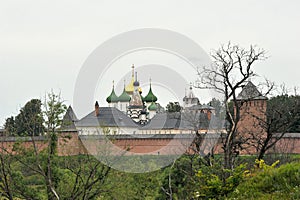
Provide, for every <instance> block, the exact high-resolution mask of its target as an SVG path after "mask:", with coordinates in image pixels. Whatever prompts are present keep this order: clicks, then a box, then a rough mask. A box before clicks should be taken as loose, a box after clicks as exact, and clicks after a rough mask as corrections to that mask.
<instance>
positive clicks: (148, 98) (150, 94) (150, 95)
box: [143, 84, 157, 102]
mask: <svg viewBox="0 0 300 200" xmlns="http://www.w3.org/2000/svg"><path fill="white" fill-rule="evenodd" d="M143 100H144V101H146V102H156V101H157V97H156V96H155V95H154V94H153V92H152V88H151V84H150V89H149V92H148V94H147V95H146V96H145V97H144V99H143Z"/></svg>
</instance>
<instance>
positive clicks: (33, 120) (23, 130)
mask: <svg viewBox="0 0 300 200" xmlns="http://www.w3.org/2000/svg"><path fill="white" fill-rule="evenodd" d="M41 106H42V103H41V100H39V99H32V100H30V101H28V102H27V103H26V104H25V106H24V107H22V108H21V110H20V113H19V114H18V115H17V116H16V117H15V118H14V117H13V116H12V117H10V118H7V119H6V121H5V125H4V127H5V130H6V132H7V133H8V135H19V136H36V135H40V134H42V133H43V132H44V125H43V123H44V119H43V114H42V109H41Z"/></svg>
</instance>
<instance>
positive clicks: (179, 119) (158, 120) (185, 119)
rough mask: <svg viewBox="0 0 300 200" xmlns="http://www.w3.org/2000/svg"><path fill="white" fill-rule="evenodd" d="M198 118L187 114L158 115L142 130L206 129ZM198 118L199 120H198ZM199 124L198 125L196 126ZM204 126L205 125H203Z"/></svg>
mask: <svg viewBox="0 0 300 200" xmlns="http://www.w3.org/2000/svg"><path fill="white" fill-rule="evenodd" d="M198 117H200V115H197V116H194V115H193V116H192V114H191V115H188V114H187V113H180V112H174V113H157V114H156V115H155V116H154V117H153V118H152V119H151V120H150V122H149V123H148V124H146V125H145V126H144V127H142V128H141V130H158V129H179V130H194V129H195V126H197V127H198V128H200V127H201V128H204V127H203V126H202V125H201V124H198V123H199V120H197V119H198ZM196 118H197V119H196ZM196 123H197V125H195V124H196ZM203 125H204V124H203Z"/></svg>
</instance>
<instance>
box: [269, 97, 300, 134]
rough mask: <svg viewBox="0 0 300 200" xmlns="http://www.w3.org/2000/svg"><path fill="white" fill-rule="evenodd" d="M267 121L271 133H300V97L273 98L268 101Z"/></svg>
mask: <svg viewBox="0 0 300 200" xmlns="http://www.w3.org/2000/svg"><path fill="white" fill-rule="evenodd" d="M267 120H268V122H269V123H270V127H269V129H270V131H271V132H274V133H280V132H290V133H296V132H300V125H299V120H300V96H289V95H287V94H286V95H280V96H276V97H272V98H271V99H270V100H268V106H267Z"/></svg>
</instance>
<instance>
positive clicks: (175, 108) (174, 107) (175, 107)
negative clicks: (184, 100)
mask: <svg viewBox="0 0 300 200" xmlns="http://www.w3.org/2000/svg"><path fill="white" fill-rule="evenodd" d="M166 109H167V112H180V111H181V109H182V108H181V106H180V105H179V102H169V103H168V105H167V106H166Z"/></svg>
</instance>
